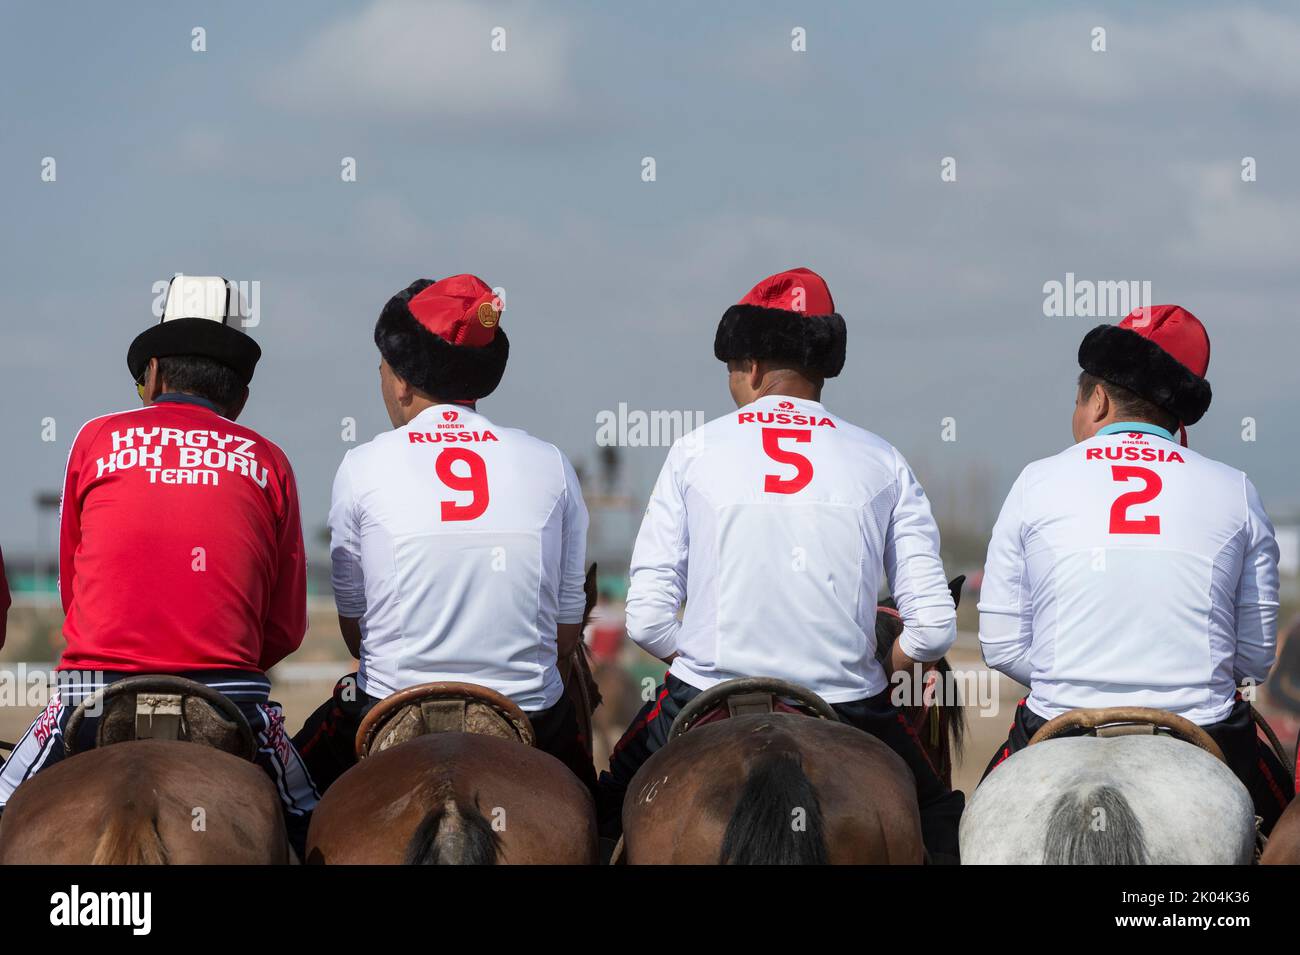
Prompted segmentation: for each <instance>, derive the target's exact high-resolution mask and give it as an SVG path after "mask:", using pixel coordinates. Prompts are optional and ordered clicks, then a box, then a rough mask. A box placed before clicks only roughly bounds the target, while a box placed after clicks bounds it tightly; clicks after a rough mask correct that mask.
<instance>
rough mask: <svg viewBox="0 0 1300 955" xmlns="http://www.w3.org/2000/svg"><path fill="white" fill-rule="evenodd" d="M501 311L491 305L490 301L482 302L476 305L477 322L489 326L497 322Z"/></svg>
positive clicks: (485, 326)
mask: <svg viewBox="0 0 1300 955" xmlns="http://www.w3.org/2000/svg"><path fill="white" fill-rule="evenodd" d="M500 317H501V313H500V312H498V311H497V310H496V309H495V308H493V307H492V303H491V302H484V303H483V304H482V305H480V306H479V307H478V323H479V324H480V325H482V326H483V327H484V328H491V327H492V326H494V325H495V324H496V323H497V320H498V319H499V318H500Z"/></svg>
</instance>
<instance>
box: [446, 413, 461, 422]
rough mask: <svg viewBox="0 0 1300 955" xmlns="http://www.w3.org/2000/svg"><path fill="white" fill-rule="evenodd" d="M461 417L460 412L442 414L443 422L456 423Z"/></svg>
mask: <svg viewBox="0 0 1300 955" xmlns="http://www.w3.org/2000/svg"><path fill="white" fill-rule="evenodd" d="M459 417H460V412H458V411H444V412H443V413H442V420H443V421H455V420H456V419H457V418H459Z"/></svg>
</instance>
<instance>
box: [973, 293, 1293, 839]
mask: <svg viewBox="0 0 1300 955" xmlns="http://www.w3.org/2000/svg"><path fill="white" fill-rule="evenodd" d="M1209 353H1210V344H1209V338H1208V336H1207V335H1206V333H1205V329H1204V328H1203V326H1202V325H1201V323H1200V322H1199V321H1198V320H1197V319H1196V317H1195V316H1193V315H1192V314H1191V313H1190V312H1188V311H1187V310H1185V309H1182V308H1179V307H1178V306H1174V305H1157V306H1152V307H1150V309H1139V310H1138V311H1136V312H1134V313H1133V314H1132V315H1130V316H1128V317H1127V318H1126V319H1124V321H1123V322H1121V323H1120V325H1119V326H1110V325H1102V326H1099V327H1098V328H1096V329H1094V330H1093V331H1092V332H1090V333H1089V334H1088V336H1087V337H1086V338H1085V339H1084V342H1083V345H1082V346H1081V348H1080V350H1079V363H1080V365H1081V366H1082V367H1083V374H1082V375H1081V376H1080V381H1079V389H1078V393H1077V396H1076V402H1075V412H1074V438H1075V440H1076V441H1077V442H1078V443H1077V444H1075V445H1073V446H1072V447H1069V448H1067V449H1066V450H1064V451H1062V452H1061V453H1060V454H1057V455H1055V456H1053V457H1050V458H1045V459H1043V460H1041V461H1035V462H1034V463H1032V464H1030V465H1029V466H1028V467H1026V468H1025V469H1024V471H1023V472H1021V474H1020V477H1019V478H1018V479H1017V480H1016V483H1015V484H1014V486H1013V487H1012V488H1011V493H1010V494H1009V495H1008V496H1007V500H1006V503H1005V504H1004V505H1003V508H1002V514H1001V516H1000V517H999V518H998V522H997V525H996V526H995V528H994V530H993V536H992V540H991V542H990V544H989V553H988V560H987V562H986V563H985V567H984V581H983V585H982V588H981V592H980V604H979V609H980V642H981V644H982V646H983V650H984V659H985V661H986V662H987V663H988V664H989V666H991V667H994V668H995V669H997V670H1000V671H1001V672H1003V673H1005V674H1007V675H1008V676H1010V677H1012V678H1013V679H1015V680H1017V681H1018V682H1020V683H1023V684H1025V685H1027V686H1029V687H1030V692H1029V695H1028V697H1027V698H1026V699H1025V700H1023V701H1022V703H1021V705H1020V706H1019V707H1018V709H1017V713H1016V720H1015V724H1014V725H1013V727H1012V732H1011V737H1010V738H1009V739H1008V740H1007V742H1006V744H1005V745H1003V746H1002V747H1001V748H1000V749H999V750H998V752H997V754H995V756H994V759H993V762H992V764H991V765H990V767H989V769H990V771H991V770H992V769H993V768H994V767H995V766H997V764H998V763H1000V762H1001V761H1002V760H1004V759H1006V758H1007V757H1009V756H1010V755H1011V754H1012V753H1013V752H1015V751H1016V750H1018V749H1020V748H1021V747H1023V746H1024V745H1026V744H1027V743H1028V740H1029V738H1030V737H1031V736H1032V735H1033V733H1034V732H1035V731H1036V730H1037V729H1038V728H1039V727H1040V726H1042V725H1043V723H1045V722H1046V721H1047V720H1049V719H1052V718H1054V717H1056V716H1059V715H1061V714H1063V713H1065V712H1068V711H1069V710H1073V709H1079V708H1087V707H1108V706H1144V707H1154V708H1156V709H1162V710H1167V711H1169V712H1171V713H1175V714H1177V715H1179V716H1183V717H1185V718H1186V719H1188V720H1190V721H1191V722H1193V723H1196V724H1198V725H1201V726H1203V727H1205V728H1206V730H1207V731H1208V732H1209V733H1210V735H1211V736H1213V737H1215V738H1216V739H1217V740H1218V741H1219V744H1220V746H1221V748H1222V749H1223V750H1224V753H1225V755H1226V756H1227V757H1228V761H1229V764H1230V765H1231V766H1232V767H1233V769H1234V770H1235V771H1236V772H1237V774H1238V775H1239V776H1240V777H1241V779H1242V781H1243V782H1244V783H1246V785H1247V786H1248V788H1250V789H1251V792H1252V795H1253V796H1254V797H1255V801H1256V804H1257V810H1258V811H1259V813H1260V815H1262V816H1264V818H1265V820H1266V823H1267V824H1269V825H1271V823H1272V821H1273V820H1274V819H1276V817H1277V815H1278V814H1279V813H1280V811H1281V808H1282V807H1283V806H1285V804H1286V802H1287V800H1288V799H1289V793H1287V792H1285V791H1284V790H1285V789H1286V786H1285V784H1284V782H1283V780H1284V777H1285V770H1284V769H1282V768H1281V766H1280V764H1276V761H1273V763H1274V765H1270V764H1269V763H1270V760H1269V759H1268V758H1266V754H1263V753H1261V752H1260V750H1259V747H1258V746H1257V745H1256V739H1255V727H1254V724H1253V722H1252V719H1251V715H1250V710H1249V704H1248V703H1246V702H1244V701H1242V700H1241V698H1240V696H1239V695H1238V693H1237V686H1238V684H1256V685H1257V684H1259V683H1262V682H1263V681H1264V679H1265V678H1266V677H1267V676H1268V673H1269V669H1270V668H1271V666H1272V664H1273V656H1274V646H1275V640H1276V632H1277V610H1278V570H1277V561H1278V549H1277V544H1276V542H1275V541H1274V537H1273V526H1272V525H1271V524H1270V523H1269V519H1268V515H1267V514H1265V513H1264V507H1263V504H1262V503H1261V502H1260V499H1259V494H1258V493H1257V492H1256V490H1255V487H1254V485H1253V484H1251V482H1250V479H1249V478H1248V477H1246V475H1245V474H1243V473H1242V472H1241V471H1239V470H1237V469H1235V468H1232V467H1229V466H1228V465H1225V464H1221V463H1219V462H1218V461H1214V460H1212V459H1210V458H1207V457H1205V456H1204V455H1201V454H1198V453H1196V452H1195V451H1192V450H1190V449H1189V448H1187V447H1186V445H1185V439H1184V441H1183V443H1180V442H1179V441H1178V440H1177V439H1176V438H1175V432H1179V431H1182V430H1183V427H1184V426H1185V425H1190V424H1195V423H1196V422H1197V421H1198V420H1200V418H1201V416H1202V415H1203V414H1204V413H1205V411H1206V410H1207V408H1208V407H1209V404H1210V386H1209V383H1208V382H1207V381H1206V380H1205V373H1206V370H1207V367H1208V365H1209ZM1183 433H1184V435H1185V431H1183Z"/></svg>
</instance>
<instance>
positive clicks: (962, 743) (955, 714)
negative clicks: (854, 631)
mask: <svg viewBox="0 0 1300 955" xmlns="http://www.w3.org/2000/svg"><path fill="white" fill-rule="evenodd" d="M965 582H966V575H965V574H962V575H960V576H958V577H954V578H953V579H952V580H951V581H949V582H948V589H949V591H950V592H951V593H952V603H953V606H954V607H956V606H959V605H960V603H961V589H962V585H963V584H965ZM877 606H879V607H888V608H889V609H890V610H894V611H897V610H898V604H896V603H895V602H894V598H893V597H886V598H885V599H883V600H881V601H880V602H879V603H878V604H877ZM902 632H903V621H902V620H901V619H900V618H899V617H898V616H897V615H896V614H888V613H877V614H876V659H877V660H879V661H880V662H881V663H882V664H883V663H885V662H886V661H887V660H888V659H889V654H890V651H891V650H893V648H894V641H895V640H897V639H898V638H899V636H900V635H901V634H902ZM935 670H936V671H937V672H938V674H939V678H940V680H942V681H943V685H944V686H949V685H951V686H952V689H953V693H954V694H956V699H954V700H953V705H952V706H945V705H943V704H942V703H940V705H939V706H938V707H937V710H938V713H939V718H940V720H941V721H942V724H943V727H944V729H945V730H946V732H947V737H948V745H949V747H950V750H951V752H950V753H948V754H947V762H948V765H949V766H951V765H952V764H953V763H955V762H956V761H957V760H959V759H961V756H962V753H963V752H964V751H965V748H966V731H967V729H968V727H967V725H966V708H965V706H964V705H963V702H962V699H961V687H960V686H959V685H958V684H957V683H956V682H955V681H952V680H950V679H949V674H951V673H952V666H951V665H950V664H949V663H948V658H947V657H946V656H944V657H940V658H939V659H938V661H936V663H935ZM905 709H908V710H913V709H914V708H913V707H905Z"/></svg>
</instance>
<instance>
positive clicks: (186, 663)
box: [59, 401, 307, 673]
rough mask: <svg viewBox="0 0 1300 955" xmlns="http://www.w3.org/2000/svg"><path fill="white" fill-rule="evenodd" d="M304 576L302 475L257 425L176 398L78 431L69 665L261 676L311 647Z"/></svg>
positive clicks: (64, 550) (65, 524) (69, 556)
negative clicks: (306, 639)
mask: <svg viewBox="0 0 1300 955" xmlns="http://www.w3.org/2000/svg"><path fill="white" fill-rule="evenodd" d="M306 575H307V568H306V560H305V555H304V552H303V543H302V523H301V517H300V516H299V513H298V489H297V486H296V484H295V482H294V477H293V470H292V468H291V467H290V466H289V461H288V459H287V458H286V457H285V455H284V452H283V451H281V450H280V449H279V448H278V447H276V446H275V445H274V444H272V443H271V442H269V441H267V440H266V439H265V438H263V437H262V436H261V435H259V434H257V433H256V432H255V431H253V430H251V429H249V428H245V427H243V426H241V425H239V424H236V423H235V422H233V421H230V420H228V419H226V418H223V417H221V416H220V415H219V414H217V413H216V412H214V411H211V410H209V409H208V408H207V407H205V406H202V405H199V404H193V403H180V402H177V401H167V402H164V403H158V404H153V405H150V406H148V407H145V408H140V409H137V410H135V411H126V412H120V413H117V414H111V415H106V416H105V417H102V418H96V419H94V420H93V421H90V422H88V423H87V424H86V425H84V426H83V427H82V429H81V431H80V432H79V433H78V435H77V437H76V440H75V441H74V442H73V445H72V451H71V453H70V454H69V457H68V470H67V475H66V477H65V479H64V485H63V504H62V510H61V512H60V533H59V588H60V593H61V596H62V600H63V609H64V612H65V613H66V615H67V616H66V619H65V620H64V624H63V635H64V637H65V638H66V640H67V642H68V646H67V649H66V650H65V651H64V653H63V658H62V660H61V661H60V664H59V667H60V669H65V670H67V669H89V670H123V671H128V672H137V673H139V672H160V673H166V672H178V671H185V670H204V669H223V668H230V669H241V670H266V669H267V668H269V667H271V666H274V665H275V664H276V663H278V662H279V661H280V660H282V659H283V658H284V657H285V656H287V655H288V654H290V653H292V652H293V651H294V650H296V649H297V648H298V646H299V645H300V644H301V643H302V638H303V635H304V634H305V632H306V629H307V606H306V603H307V596H306V594H307V591H306Z"/></svg>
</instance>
